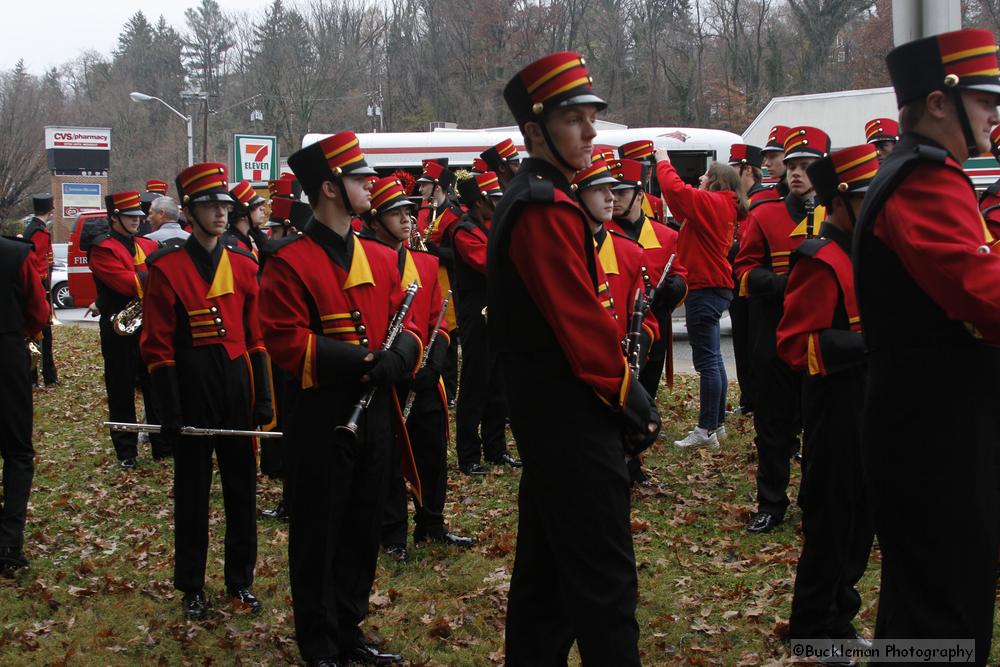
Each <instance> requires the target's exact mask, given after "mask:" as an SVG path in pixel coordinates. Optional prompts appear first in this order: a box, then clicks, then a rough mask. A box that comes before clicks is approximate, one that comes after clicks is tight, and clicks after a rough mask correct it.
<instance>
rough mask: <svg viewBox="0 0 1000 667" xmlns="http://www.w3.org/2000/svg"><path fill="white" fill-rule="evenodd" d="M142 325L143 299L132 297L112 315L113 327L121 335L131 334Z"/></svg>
mask: <svg viewBox="0 0 1000 667" xmlns="http://www.w3.org/2000/svg"><path fill="white" fill-rule="evenodd" d="M141 326H142V299H138V298H136V299H132V300H131V301H129V302H128V303H127V304H125V307H124V308H122V309H121V310H119V311H118V312H117V313H115V314H114V315H112V316H111V328H112V329H114V332H115V333H116V334H118V335H119V336H131V335H133V334H134V333H135V332H137V331H138V330H139V327H141Z"/></svg>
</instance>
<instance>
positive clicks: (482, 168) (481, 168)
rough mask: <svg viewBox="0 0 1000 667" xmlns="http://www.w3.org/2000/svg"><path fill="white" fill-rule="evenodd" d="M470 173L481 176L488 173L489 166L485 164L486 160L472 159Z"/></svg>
mask: <svg viewBox="0 0 1000 667" xmlns="http://www.w3.org/2000/svg"><path fill="white" fill-rule="evenodd" d="M472 171H474V172H475V173H477V174H482V173H484V172H487V171H490V166H489V165H488V164H486V160H484V159H483V158H481V157H474V158H472Z"/></svg>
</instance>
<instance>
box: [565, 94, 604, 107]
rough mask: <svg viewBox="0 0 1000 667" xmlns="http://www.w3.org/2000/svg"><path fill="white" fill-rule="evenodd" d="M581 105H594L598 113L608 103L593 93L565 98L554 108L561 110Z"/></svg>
mask: <svg viewBox="0 0 1000 667" xmlns="http://www.w3.org/2000/svg"><path fill="white" fill-rule="evenodd" d="M581 104H594V105H596V106H597V109H598V111H603V110H604V109H607V108H608V103H607V102H605V101H604V100H602V99H601V98H600V97H598V96H597V95H594V94H593V93H583V94H582V95H573V96H572V97H567V98H566V99H564V100H563V101H562V102H560V103H559V104H557V105H556V108H557V109H562V108H565V107H575V106H580V105H581Z"/></svg>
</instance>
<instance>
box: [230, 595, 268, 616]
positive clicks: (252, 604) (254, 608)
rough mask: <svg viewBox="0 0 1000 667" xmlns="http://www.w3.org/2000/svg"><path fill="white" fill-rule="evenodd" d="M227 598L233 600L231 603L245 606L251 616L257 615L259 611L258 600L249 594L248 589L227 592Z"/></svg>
mask: <svg viewBox="0 0 1000 667" xmlns="http://www.w3.org/2000/svg"><path fill="white" fill-rule="evenodd" d="M229 597H231V598H232V599H233V602H236V603H238V604H242V605H246V606H247V607H249V608H250V613H251V614H255V615H256V614H259V613H260V610H261V604H260V600H258V599H257V596H256V595H254V594H253V593H252V592H250V589H249V588H234V589H231V590H230V591H229Z"/></svg>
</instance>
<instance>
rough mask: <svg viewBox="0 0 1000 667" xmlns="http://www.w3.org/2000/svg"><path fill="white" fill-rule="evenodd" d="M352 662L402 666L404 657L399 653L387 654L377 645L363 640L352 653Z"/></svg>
mask: <svg viewBox="0 0 1000 667" xmlns="http://www.w3.org/2000/svg"><path fill="white" fill-rule="evenodd" d="M350 658H351V660H353V661H354V662H360V663H361V664H362V665H402V664H403V656H401V655H399V654H398V653H386V652H384V651H382V650H381V649H379V647H378V646H375V644H369V643H368V642H366V641H364V640H362V641H359V642H358V643H357V645H356V646H355V647H354V649H353V650H352V651H351V655H350Z"/></svg>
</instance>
